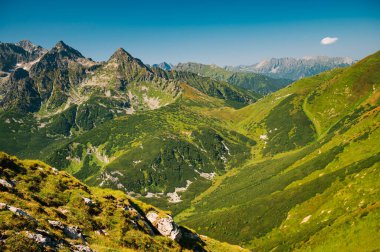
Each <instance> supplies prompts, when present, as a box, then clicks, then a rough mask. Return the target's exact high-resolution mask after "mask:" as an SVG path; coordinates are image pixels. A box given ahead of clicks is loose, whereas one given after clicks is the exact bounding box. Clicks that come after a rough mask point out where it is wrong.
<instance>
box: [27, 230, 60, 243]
mask: <svg viewBox="0 0 380 252" xmlns="http://www.w3.org/2000/svg"><path fill="white" fill-rule="evenodd" d="M26 237H28V238H29V239H32V240H34V241H35V242H37V243H39V244H41V245H43V246H45V247H46V246H48V247H56V245H57V243H56V242H55V241H54V240H53V239H52V238H50V237H48V236H45V235H42V234H37V233H33V232H29V231H27V233H26Z"/></svg>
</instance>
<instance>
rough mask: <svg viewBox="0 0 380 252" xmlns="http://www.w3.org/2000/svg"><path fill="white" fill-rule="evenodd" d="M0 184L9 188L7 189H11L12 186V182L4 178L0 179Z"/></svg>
mask: <svg viewBox="0 0 380 252" xmlns="http://www.w3.org/2000/svg"><path fill="white" fill-rule="evenodd" d="M0 185H2V186H4V187H6V188H9V189H12V188H13V187H14V185H13V184H11V183H9V182H8V181H6V180H4V179H0Z"/></svg>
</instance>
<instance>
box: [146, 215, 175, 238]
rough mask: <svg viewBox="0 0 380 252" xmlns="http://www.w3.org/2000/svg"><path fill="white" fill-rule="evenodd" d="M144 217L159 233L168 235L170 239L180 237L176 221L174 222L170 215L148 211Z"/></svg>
mask: <svg viewBox="0 0 380 252" xmlns="http://www.w3.org/2000/svg"><path fill="white" fill-rule="evenodd" d="M146 218H147V219H148V220H149V222H150V223H151V224H152V225H153V226H154V227H155V228H156V229H157V231H158V232H159V233H160V234H161V235H163V236H166V237H170V239H172V240H176V241H179V240H180V239H181V237H182V233H181V231H180V229H179V226H178V225H177V223H175V222H174V220H173V217H172V216H170V215H162V214H159V213H157V212H155V211H150V212H148V213H147V215H146Z"/></svg>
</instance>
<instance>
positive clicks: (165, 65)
mask: <svg viewBox="0 0 380 252" xmlns="http://www.w3.org/2000/svg"><path fill="white" fill-rule="evenodd" d="M152 66H153V67H158V68H161V69H163V70H166V71H170V70H172V68H173V65H172V64H170V63H166V62H161V63H159V64H153V65H152Z"/></svg>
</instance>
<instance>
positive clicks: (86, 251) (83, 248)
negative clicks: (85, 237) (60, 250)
mask: <svg viewBox="0 0 380 252" xmlns="http://www.w3.org/2000/svg"><path fill="white" fill-rule="evenodd" d="M73 247H74V251H75V252H92V251H93V250H92V249H91V248H90V247H89V246H87V245H74V246H73Z"/></svg>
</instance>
